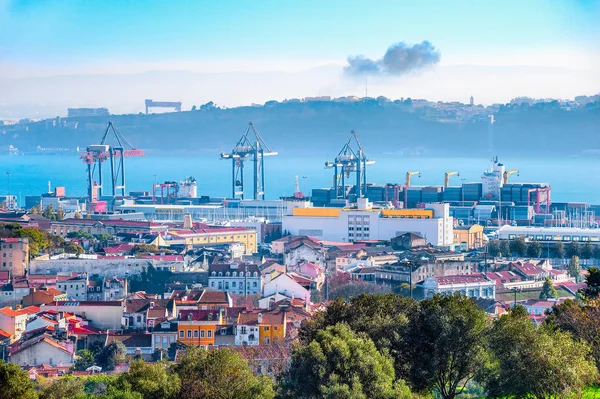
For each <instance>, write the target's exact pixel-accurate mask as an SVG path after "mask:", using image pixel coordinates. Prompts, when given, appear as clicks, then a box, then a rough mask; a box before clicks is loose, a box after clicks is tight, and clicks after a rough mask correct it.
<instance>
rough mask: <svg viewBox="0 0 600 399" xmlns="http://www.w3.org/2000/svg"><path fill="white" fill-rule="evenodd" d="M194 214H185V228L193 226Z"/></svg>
mask: <svg viewBox="0 0 600 399" xmlns="http://www.w3.org/2000/svg"><path fill="white" fill-rule="evenodd" d="M192 225H193V223H192V215H190V214H185V215H183V228H184V229H191V228H192Z"/></svg>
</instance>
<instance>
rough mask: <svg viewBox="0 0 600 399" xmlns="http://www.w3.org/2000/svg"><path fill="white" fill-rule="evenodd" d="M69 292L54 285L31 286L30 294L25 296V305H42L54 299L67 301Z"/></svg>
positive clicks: (23, 301)
mask: <svg viewBox="0 0 600 399" xmlns="http://www.w3.org/2000/svg"><path fill="white" fill-rule="evenodd" d="M66 300H67V294H65V293H64V292H62V291H59V290H57V289H56V288H52V287H40V288H39V289H36V288H31V289H30V292H29V294H27V295H25V296H24V297H23V300H22V303H23V306H40V305H46V304H49V303H52V302H54V301H66Z"/></svg>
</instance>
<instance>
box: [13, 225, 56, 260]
mask: <svg viewBox="0 0 600 399" xmlns="http://www.w3.org/2000/svg"><path fill="white" fill-rule="evenodd" d="M19 237H27V238H28V239H29V252H30V253H31V254H32V255H36V254H38V253H40V252H41V251H44V250H46V249H47V248H48V247H49V246H50V240H49V239H48V235H47V234H46V233H45V232H43V231H41V230H39V229H37V228H34V227H26V228H24V229H20V230H19Z"/></svg>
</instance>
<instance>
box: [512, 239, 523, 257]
mask: <svg viewBox="0 0 600 399" xmlns="http://www.w3.org/2000/svg"><path fill="white" fill-rule="evenodd" d="M510 252H511V253H512V254H513V255H515V256H525V255H526V254H527V243H526V242H525V239H524V238H523V237H519V238H517V239H515V240H510Z"/></svg>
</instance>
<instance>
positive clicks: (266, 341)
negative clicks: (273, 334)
mask: <svg viewBox="0 0 600 399" xmlns="http://www.w3.org/2000/svg"><path fill="white" fill-rule="evenodd" d="M265 345H269V337H265Z"/></svg>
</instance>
